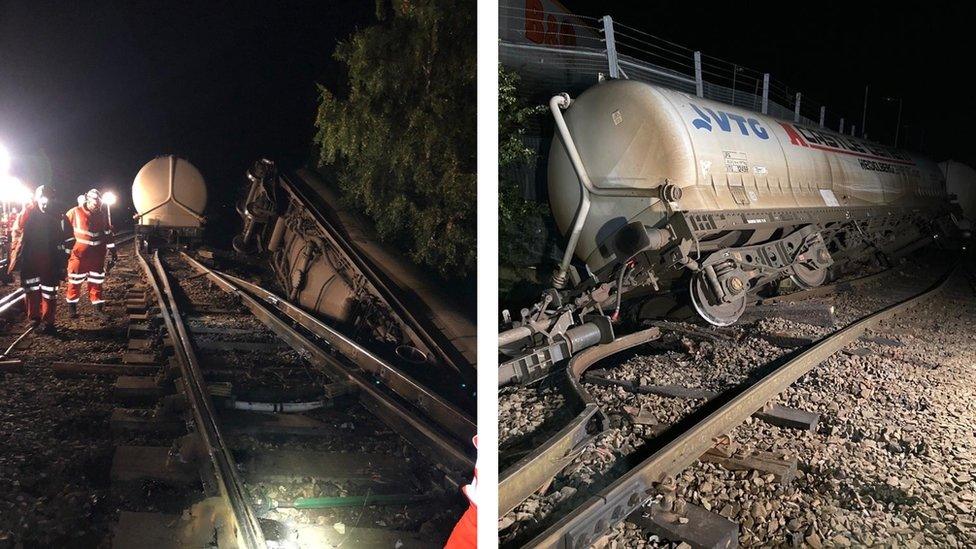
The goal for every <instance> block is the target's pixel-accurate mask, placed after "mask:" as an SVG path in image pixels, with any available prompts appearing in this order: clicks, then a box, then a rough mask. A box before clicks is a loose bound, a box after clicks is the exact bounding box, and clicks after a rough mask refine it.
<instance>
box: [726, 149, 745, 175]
mask: <svg viewBox="0 0 976 549" xmlns="http://www.w3.org/2000/svg"><path fill="white" fill-rule="evenodd" d="M722 156H724V157H725V171H726V172H727V173H749V159H748V158H747V157H746V153H744V152H739V151H722Z"/></svg>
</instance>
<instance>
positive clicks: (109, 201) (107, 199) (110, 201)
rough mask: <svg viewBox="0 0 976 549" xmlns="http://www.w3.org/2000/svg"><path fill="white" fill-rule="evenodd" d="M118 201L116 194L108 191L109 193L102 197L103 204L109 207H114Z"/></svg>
mask: <svg viewBox="0 0 976 549" xmlns="http://www.w3.org/2000/svg"><path fill="white" fill-rule="evenodd" d="M117 201H118V197H116V196H115V193H113V192H112V191H108V192H107V193H105V194H103V195H102V202H104V203H105V204H106V205H108V206H114V205H115V203H116V202H117Z"/></svg>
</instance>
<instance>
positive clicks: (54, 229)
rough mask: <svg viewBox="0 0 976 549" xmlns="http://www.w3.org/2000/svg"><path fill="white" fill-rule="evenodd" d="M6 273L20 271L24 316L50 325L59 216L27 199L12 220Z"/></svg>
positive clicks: (59, 260) (58, 271) (59, 262)
mask: <svg viewBox="0 0 976 549" xmlns="http://www.w3.org/2000/svg"><path fill="white" fill-rule="evenodd" d="M12 234H13V247H12V249H11V253H10V272H14V271H20V285H21V287H22V288H23V289H24V300H25V301H26V305H27V319H28V320H31V321H37V322H44V323H47V324H49V325H51V326H53V325H54V313H55V308H56V303H57V297H58V296H57V293H58V283H59V282H60V280H61V276H62V273H63V272H64V271H63V269H64V255H62V253H61V242H62V239H63V238H64V232H63V229H62V227H61V216H59V215H57V214H54V213H50V212H42V211H40V209H38V207H37V204H35V203H33V202H31V203H30V204H28V205H27V206H26V207H25V208H24V211H22V212H21V213H20V214H19V215H18V216H17V219H16V221H14V226H13V230H12Z"/></svg>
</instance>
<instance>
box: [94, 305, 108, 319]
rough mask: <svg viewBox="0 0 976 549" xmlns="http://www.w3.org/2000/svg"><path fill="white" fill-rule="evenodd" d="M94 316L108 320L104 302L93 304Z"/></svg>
mask: <svg viewBox="0 0 976 549" xmlns="http://www.w3.org/2000/svg"><path fill="white" fill-rule="evenodd" d="M95 316H96V317H97V318H100V319H102V320H108V313H106V312H105V304H104V303H96V304H95Z"/></svg>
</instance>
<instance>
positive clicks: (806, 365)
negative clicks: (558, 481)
mask: <svg viewBox="0 0 976 549" xmlns="http://www.w3.org/2000/svg"><path fill="white" fill-rule="evenodd" d="M955 272H956V268H955V267H953V268H950V269H949V270H948V271H947V272H946V273H945V274H944V275H943V276H942V277H941V278H940V279H939V280H938V281H937V282H935V283H934V284H933V285H932V286H930V287H929V288H927V289H926V290H924V291H923V292H922V293H920V294H918V295H916V296H914V297H912V298H909V299H906V300H903V301H900V302H898V303H895V304H893V305H890V306H888V307H886V308H884V309H882V310H880V311H878V312H876V313H873V314H870V315H867V316H865V317H863V318H861V319H860V320H858V321H856V322H854V323H852V324H850V325H848V326H847V327H845V328H842V329H840V330H838V331H836V332H834V333H833V334H831V335H828V336H826V337H824V338H823V339H821V340H820V341H818V342H817V343H815V344H813V345H811V346H810V347H808V348H807V349H806V350H803V351H801V352H799V353H798V354H797V355H796V356H794V357H793V358H792V359H789V360H787V361H786V362H784V363H783V364H781V365H780V366H779V367H777V368H776V369H775V370H773V371H772V372H770V373H768V374H767V375H765V376H764V377H763V378H761V379H760V380H758V381H756V382H755V383H753V384H752V385H750V386H748V387H746V388H745V389H742V390H741V392H739V393H738V394H737V395H735V396H734V397H732V398H731V400H729V401H728V402H726V403H725V404H724V405H722V406H720V407H718V408H717V409H715V410H714V411H712V412H711V413H710V414H708V415H707V416H706V417H705V418H704V419H702V420H701V421H699V422H697V423H696V424H695V425H694V426H692V427H691V428H689V429H687V430H685V431H683V432H681V433H680V434H678V435H677V436H676V437H675V438H674V439H672V440H671V441H670V442H669V443H667V444H666V445H665V446H664V447H662V448H661V449H659V450H657V451H656V452H654V454H652V455H651V456H650V457H648V458H647V459H645V460H644V461H643V462H641V463H640V464H639V465H638V466H636V467H635V468H633V469H631V470H630V471H628V472H627V473H626V474H625V475H623V476H622V477H620V478H618V479H617V480H616V481H614V482H613V483H612V484H611V485H610V486H608V487H606V488H604V489H603V490H601V491H600V492H599V493H597V494H596V495H594V496H592V497H590V498H589V499H587V500H586V501H584V502H583V503H582V504H581V505H580V506H578V507H576V508H575V509H574V510H572V511H570V512H569V513H568V514H566V515H565V516H564V517H563V518H562V519H560V520H559V521H558V522H556V523H555V524H553V525H552V526H550V527H549V528H548V529H547V530H546V531H544V532H542V533H541V534H539V535H538V536H536V537H535V538H534V539H532V540H531V541H530V542H529V543H528V544H527V545H526V546H527V547H552V548H556V547H560V548H581V547H586V546H588V545H589V544H590V543H591V542H593V541H594V540H595V539H597V538H598V537H599V536H600V535H602V534H603V533H604V532H606V531H607V530H608V529H610V528H611V527H612V526H613V525H614V524H616V523H618V522H620V521H622V520H624V519H625V518H626V517H627V516H629V515H630V514H631V513H633V512H634V511H636V510H637V509H638V508H640V507H641V506H642V505H644V503H645V502H646V501H647V500H648V499H650V498H651V497H653V496H654V495H655V494H656V493H657V492H658V488H657V485H658V484H661V483H664V482H666V481H667V480H669V479H673V478H674V477H675V476H676V475H678V474H679V473H681V471H683V470H684V469H685V468H687V467H688V466H689V465H691V464H693V463H694V462H695V461H696V460H698V458H699V457H700V456H701V455H702V454H704V453H705V452H706V451H708V449H709V448H711V447H712V446H714V444H715V442H714V441H715V439H716V438H717V437H720V436H721V435H723V434H725V433H727V432H728V431H729V430H731V429H732V428H734V427H736V426H737V425H739V424H741V423H742V422H744V421H745V420H746V419H747V418H748V417H749V416H751V415H752V414H753V413H755V412H756V411H757V410H759V409H760V408H761V407H762V406H763V405H764V404H765V403H766V402H767V401H769V400H770V399H772V398H774V397H775V396H776V395H778V394H779V393H781V392H782V391H784V390H785V389H786V388H787V387H789V386H790V385H791V384H793V382H795V381H796V380H797V379H799V378H800V377H801V376H803V375H804V374H806V373H807V372H809V371H810V370H812V369H813V368H815V367H816V366H818V365H819V364H820V363H821V362H823V361H824V360H826V359H827V358H828V357H830V356H831V355H832V354H834V353H835V352H837V351H839V350H841V349H842V348H844V347H845V346H846V345H847V344H849V343H851V342H853V341H855V340H856V339H857V338H858V337H860V336H861V335H862V334H863V333H864V332H865V331H866V330H868V329H869V328H872V327H874V326H876V325H877V324H878V323H880V322H882V321H884V320H887V319H889V318H891V317H893V316H895V315H897V314H900V313H902V312H904V311H906V310H908V309H909V308H911V307H914V306H916V305H919V304H921V303H923V302H925V301H927V300H929V299H931V298H932V297H935V296H936V295H938V293H939V292H941V291H942V289H943V288H944V286H945V284H946V282H947V281H948V280H949V279H950V278H951V277H952V275H953V274H954V273H955ZM581 356H582V355H581Z"/></svg>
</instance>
